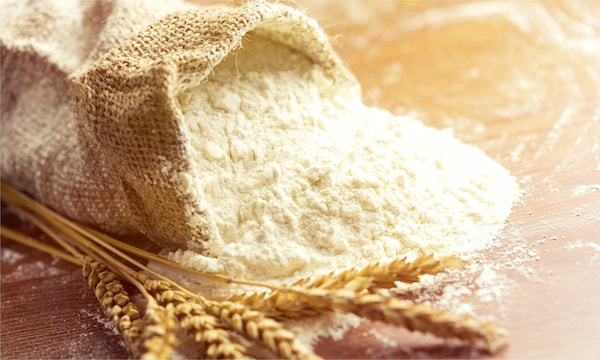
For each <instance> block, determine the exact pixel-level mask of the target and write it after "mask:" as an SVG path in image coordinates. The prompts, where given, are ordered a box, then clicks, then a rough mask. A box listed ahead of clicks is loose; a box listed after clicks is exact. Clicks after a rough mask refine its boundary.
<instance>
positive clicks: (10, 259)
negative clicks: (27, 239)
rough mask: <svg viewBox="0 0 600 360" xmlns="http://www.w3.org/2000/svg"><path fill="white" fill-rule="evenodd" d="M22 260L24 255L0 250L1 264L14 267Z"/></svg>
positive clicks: (3, 249)
mask: <svg viewBox="0 0 600 360" xmlns="http://www.w3.org/2000/svg"><path fill="white" fill-rule="evenodd" d="M24 258H25V254H22V253H20V252H18V251H16V250H13V249H10V248H2V263H5V264H9V265H14V264H16V263H17V262H19V261H21V260H22V259H24Z"/></svg>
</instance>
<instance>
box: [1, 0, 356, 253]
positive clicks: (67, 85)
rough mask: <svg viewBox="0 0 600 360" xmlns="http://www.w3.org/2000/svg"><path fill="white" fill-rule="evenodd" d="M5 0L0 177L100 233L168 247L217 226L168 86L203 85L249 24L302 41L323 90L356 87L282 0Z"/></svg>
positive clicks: (211, 234) (191, 242)
mask: <svg viewBox="0 0 600 360" xmlns="http://www.w3.org/2000/svg"><path fill="white" fill-rule="evenodd" d="M17 3H18V2H17ZM6 7H7V8H6V9H4V12H5V13H13V14H14V16H12V17H11V18H12V19H16V20H12V21H9V22H8V23H7V24H6V26H4V27H3V29H2V32H1V34H0V38H1V45H2V109H1V110H2V114H1V116H2V129H1V132H2V133H1V135H2V136H1V150H2V158H1V159H2V179H3V180H4V181H7V182H9V183H11V184H12V185H14V186H16V187H18V188H20V189H22V190H24V191H26V192H28V193H29V194H31V195H32V196H34V197H35V198H37V199H38V200H39V201H41V202H42V203H44V204H47V205H48V206H50V207H52V208H54V209H55V210H57V211H58V212H60V213H62V214H64V215H66V216H68V217H70V218H72V219H74V220H77V221H79V222H82V223H85V224H88V225H92V226H95V227H98V228H100V229H102V230H104V231H108V232H113V233H143V234H145V235H146V236H148V237H149V238H151V239H153V240H155V241H157V242H159V243H161V244H163V245H169V246H170V245H175V246H177V247H201V244H202V241H203V240H206V239H208V238H217V237H219V234H218V232H217V229H216V227H215V225H214V223H213V222H212V220H211V215H210V209H209V208H207V206H206V204H205V203H204V201H203V194H202V193H201V190H200V189H199V188H198V187H197V186H195V184H197V180H196V178H195V176H196V175H195V172H194V171H193V162H192V159H191V155H190V151H191V143H190V136H191V135H190V133H189V131H188V129H187V128H186V126H184V124H183V118H182V114H181V111H180V107H179V104H178V102H177V96H178V95H179V94H180V93H181V92H183V91H185V90H186V89H189V88H190V87H194V86H198V85H199V84H201V83H202V81H203V79H205V78H206V77H207V76H209V75H210V72H211V69H212V68H213V67H214V66H216V65H217V64H218V63H219V62H220V61H222V60H223V59H224V58H225V57H226V56H227V55H228V54H229V53H231V52H232V51H235V50H236V48H238V47H239V46H240V43H241V40H242V38H243V37H244V36H245V35H246V34H247V33H249V32H254V33H259V34H260V35H261V36H263V37H266V38H269V39H271V40H274V41H277V42H280V43H283V44H286V45H288V46H290V47H292V48H295V49H297V50H299V51H301V52H303V53H304V54H306V55H307V56H309V57H310V58H311V59H313V60H314V61H315V62H316V63H317V64H321V65H322V66H323V67H324V68H325V69H326V70H327V71H328V72H329V73H330V74H331V77H332V78H333V79H334V80H335V81H334V82H333V85H332V86H333V87H334V88H335V89H339V91H342V92H348V91H349V92H354V93H357V92H358V91H359V89H358V85H357V84H356V82H355V80H354V78H353V76H352V75H351V74H350V73H349V72H348V71H347V70H346V69H345V68H344V67H343V66H342V65H341V63H340V60H339V59H338V57H337V56H336V54H335V53H334V52H333V50H332V49H331V46H330V44H329V42H328V39H327V37H326V36H325V34H324V33H323V32H322V30H321V29H320V28H319V27H318V26H317V24H316V23H315V22H314V21H313V20H311V19H309V18H307V17H306V16H305V15H303V14H301V13H300V12H298V11H295V10H293V9H291V8H289V7H286V6H283V5H280V4H274V3H264V2H250V3H247V4H244V5H242V6H240V7H224V6H219V7H202V8H199V7H198V8H196V7H191V6H189V5H184V4H181V3H174V2H148V1H123V2H106V1H98V2H94V1H89V0H82V1H80V2H78V3H76V4H75V5H73V4H68V8H65V7H66V5H65V4H64V3H63V2H62V1H54V2H52V1H45V2H39V3H37V5H36V6H30V7H22V6H17V5H15V4H9V5H6ZM265 56H269V54H265ZM335 89H334V90H335ZM210 120H211V119H206V121H210Z"/></svg>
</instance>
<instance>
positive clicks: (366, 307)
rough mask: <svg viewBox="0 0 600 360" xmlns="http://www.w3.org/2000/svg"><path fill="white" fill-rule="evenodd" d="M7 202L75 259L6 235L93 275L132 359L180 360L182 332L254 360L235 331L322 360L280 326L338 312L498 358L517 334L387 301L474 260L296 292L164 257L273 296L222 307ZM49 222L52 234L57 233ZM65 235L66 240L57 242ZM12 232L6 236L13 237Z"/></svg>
mask: <svg viewBox="0 0 600 360" xmlns="http://www.w3.org/2000/svg"><path fill="white" fill-rule="evenodd" d="M1 195H2V199H3V200H7V202H9V203H10V204H11V205H13V206H16V207H17V208H19V209H20V210H22V211H24V212H25V214H26V216H27V218H28V219H29V220H31V221H32V222H33V223H34V224H35V225H36V226H38V227H39V228H41V229H42V230H43V231H44V232H45V233H47V234H48V235H49V236H50V238H51V239H54V240H55V241H56V243H57V244H59V246H60V247H62V248H63V249H65V250H67V251H68V252H69V253H71V255H68V254H66V253H64V252H62V251H61V250H58V249H55V248H52V247H48V246H46V245H42V244H40V243H39V242H36V241H35V240H31V239H27V238H26V237H25V236H22V235H15V234H13V233H12V232H10V231H9V232H7V233H6V235H7V236H9V237H10V238H13V239H15V240H17V241H21V242H23V243H26V244H28V245H29V246H32V247H35V248H37V249H40V250H43V251H47V252H49V253H52V254H55V255H57V256H61V257H62V258H64V259H66V260H68V261H71V262H73V263H76V264H80V265H81V264H83V275H84V277H85V278H86V279H87V282H88V284H89V286H90V287H91V288H92V289H93V290H94V293H95V296H96V298H97V299H98V300H99V301H100V303H101V305H102V307H103V308H104V309H105V311H106V313H107V314H108V316H109V317H110V318H111V320H112V321H113V323H114V324H115V326H116V328H117V330H118V331H119V332H120V333H121V334H122V336H123V339H124V341H125V344H126V346H127V347H128V349H129V351H130V353H131V355H132V356H134V357H136V358H137V357H142V358H144V359H166V358H170V357H171V356H173V354H174V353H173V351H174V349H175V347H176V346H177V332H178V331H180V330H182V331H184V332H186V333H187V334H189V335H191V336H193V338H194V339H195V340H196V342H197V344H198V346H199V350H200V353H201V354H202V356H203V357H208V358H232V359H239V358H248V355H247V349H246V348H245V347H243V346H242V345H240V344H238V343H236V341H234V340H233V338H232V337H231V333H230V332H236V333H238V334H240V335H242V336H245V337H247V338H249V339H251V340H253V341H254V342H256V343H257V344H261V345H263V346H265V347H266V348H268V349H270V350H271V351H272V352H273V353H274V354H275V355H276V356H277V357H282V358H292V359H307V358H310V359H318V356H317V355H316V354H314V353H313V352H312V351H311V350H310V349H308V348H307V347H305V346H304V345H302V344H300V343H298V342H297V340H296V336H295V334H293V333H292V332H290V331H288V330H286V329H285V328H284V327H283V325H282V324H281V323H280V322H278V321H276V319H280V318H298V317H306V316H312V315H318V314H324V313H327V312H332V311H336V312H344V313H353V314H356V315H359V316H362V317H364V318H368V319H371V320H374V321H383V322H387V323H390V324H395V325H398V326H402V327H405V328H407V329H409V330H413V331H421V332H428V333H431V334H434V335H436V336H439V337H441V338H456V339H460V340H463V341H465V342H467V343H469V344H472V345H474V346H476V345H480V344H481V345H483V346H485V347H486V348H487V349H488V350H489V351H490V352H494V351H496V350H497V347H498V344H499V342H500V341H501V340H502V339H503V338H504V337H505V336H506V335H507V333H506V331H505V330H503V329H501V328H500V327H498V326H496V325H494V324H492V323H488V322H482V321H478V320H475V319H472V318H470V317H464V316H459V315H456V314H452V313H447V312H442V311H436V310H434V309H432V308H430V307H428V306H425V305H418V304H414V303H412V302H410V301H408V300H401V299H398V298H392V297H388V296H384V295H383V293H382V292H380V291H379V290H381V289H389V288H391V287H393V286H395V284H396V282H409V283H410V282H415V281H418V280H419V278H420V277H421V276H422V275H435V274H438V273H440V272H443V271H446V270H447V269H453V268H458V267H461V266H464V264H465V263H464V261H462V260H460V259H457V258H444V259H439V260H438V259H435V258H434V257H433V256H431V255H422V256H419V257H417V258H416V259H415V260H413V261H410V262H409V261H407V260H406V258H402V259H398V260H395V261H391V262H389V263H375V264H369V265H367V266H365V267H363V268H360V269H348V270H345V271H341V272H332V273H330V274H327V275H324V276H320V277H317V278H306V279H301V280H299V281H297V282H295V283H293V284H291V285H289V286H287V287H286V286H284V287H281V286H274V285H271V284H262V283H258V282H250V281H244V280H239V279H233V278H230V277H227V276H225V275H221V274H207V273H203V272H199V271H192V270H187V269H182V268H181V266H179V265H176V264H172V263H170V262H169V261H168V260H165V259H162V258H160V262H161V263H163V264H167V265H169V266H173V267H174V268H176V269H180V270H182V271H186V272H188V273H190V274H194V275H198V276H201V277H203V278H204V279H208V280H213V281H218V282H221V283H225V284H227V283H236V284H246V285H253V286H262V287H264V288H267V289H270V290H271V291H270V292H265V293H251V294H246V295H243V294H240V295H237V296H233V297H231V298H230V299H228V300H226V301H214V300H209V299H206V298H205V297H203V296H201V295H198V294H194V293H192V292H190V291H188V290H186V289H184V288H183V287H181V286H179V285H178V284H176V283H175V282H173V281H172V280H171V279H168V278H166V277H164V276H163V275H161V274H159V273H157V272H155V271H152V270H150V269H148V268H147V267H146V266H145V265H144V264H142V263H140V262H139V261H138V260H136V259H134V258H132V257H130V256H129V255H127V254H125V253H124V252H123V251H126V252H128V253H130V254H133V255H137V256H141V257H142V258H147V259H152V260H157V259H158V257H157V255H153V254H148V253H146V252H144V251H142V250H141V249H135V248H133V247H132V246H130V245H126V244H122V243H119V242H118V241H116V240H114V239H112V238H110V237H108V236H106V235H103V234H101V233H98V232H96V231H94V230H91V229H88V228H85V227H81V226H79V225H77V224H75V223H73V222H70V221H69V220H67V219H65V218H63V217H61V216H60V215H58V214H56V213H53V212H52V211H50V210H49V209H47V208H45V207H43V206H42V205H40V204H39V203H36V202H35V201H33V200H31V199H29V198H27V197H26V196H24V195H22V194H20V193H18V192H17V191H16V190H14V189H12V188H10V187H7V186H6V185H5V184H4V183H3V184H2V193H1ZM34 215H35V216H34ZM36 216H39V217H40V219H38V218H37V217H36ZM42 220H43V221H46V222H48V223H49V224H52V226H47V224H46V223H44V222H43V221H42ZM57 230H59V231H61V232H62V234H63V237H64V238H65V239H66V240H65V239H63V238H62V237H61V236H58V234H56V233H55V232H56V231H57ZM5 231H6V230H5V228H4V227H3V228H2V232H3V235H5ZM30 240H31V241H30ZM82 254H87V255H86V256H84V255H82ZM150 276H153V277H154V278H150ZM119 278H120V279H123V280H125V281H127V282H129V283H131V284H132V285H134V286H135V288H137V289H138V291H139V292H140V293H141V294H142V295H143V296H144V298H145V299H146V303H147V306H146V310H145V312H144V315H143V317H142V316H141V315H140V314H141V312H140V309H138V308H137V307H136V305H135V304H134V303H133V302H132V301H131V299H130V296H129V294H128V293H127V291H125V289H124V287H123V285H122V283H121V280H119Z"/></svg>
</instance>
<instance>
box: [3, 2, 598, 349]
mask: <svg viewBox="0 0 600 360" xmlns="http://www.w3.org/2000/svg"><path fill="white" fill-rule="evenodd" d="M294 6H298V7H302V8H303V9H305V11H306V12H307V13H308V14H309V15H311V16H313V17H315V18H316V19H317V20H318V21H319V22H320V23H321V24H322V26H324V28H325V29H326V31H327V32H328V33H329V34H331V35H332V36H333V42H334V44H335V46H336V49H337V50H338V52H339V53H340V55H341V56H342V58H343V59H344V61H345V62H346V63H347V65H348V66H349V67H350V68H351V69H352V70H353V72H354V73H355V74H356V76H357V78H358V80H359V81H360V82H361V84H362V85H363V93H364V98H365V102H367V103H369V104H371V105H373V106H378V107H382V108H385V109H388V110H389V111H391V112H393V113H395V114H399V115H406V114H411V115H412V116H414V117H416V118H418V119H420V120H421V121H423V122H424V123H426V124H428V125H431V126H434V127H437V128H440V129H449V130H448V131H452V132H453V133H454V134H455V135H456V136H457V137H458V138H459V139H461V140H462V141H464V142H467V143H469V144H472V145H475V146H477V147H479V148H481V149H482V150H483V151H485V152H486V153H487V154H488V155H490V156H491V157H493V158H494V159H495V160H497V161H498V162H500V163H501V164H502V165H504V166H505V167H507V168H508V169H509V170H510V171H511V172H512V173H513V174H514V175H515V176H516V177H517V178H518V179H519V182H520V184H521V187H522V189H523V191H524V194H523V197H522V200H521V202H520V203H519V204H518V205H517V206H516V207H515V209H514V211H513V214H512V215H511V217H510V219H509V221H508V223H507V226H506V228H505V229H504V231H503V233H502V234H501V235H500V236H499V238H498V240H497V241H496V243H495V247H493V248H492V249H490V250H489V251H487V252H485V253H482V254H481V256H480V257H479V258H478V259H477V260H476V263H475V264H474V266H473V267H472V268H471V270H470V271H466V272H464V273H462V274H458V275H453V276H448V277H445V278H441V279H440V283H438V284H436V289H437V290H436V292H435V296H433V295H431V296H429V297H428V299H429V300H430V301H431V302H432V303H433V304H434V305H438V306H440V307H452V306H455V305H456V302H455V301H456V300H460V302H461V303H464V304H466V305H468V306H469V307H471V309H472V311H473V312H474V313H475V314H477V315H478V316H481V317H484V318H491V319H493V320H495V321H498V322H500V323H501V324H502V325H504V326H506V327H507V328H509V329H510V331H511V332H512V336H511V338H510V342H509V344H508V346H507V347H506V348H505V349H503V350H502V351H501V352H500V353H499V354H497V355H496V357H498V358H507V359H509V358H510V359H513V358H519V359H524V358H580V359H585V358H588V359H591V358H599V357H600V343H599V342H598V341H597V339H598V338H600V306H599V305H600V60H598V59H600V27H599V25H600V23H598V22H597V21H596V20H597V19H599V18H600V6H598V5H597V3H594V2H566V1H564V2H560V1H558V2H527V3H517V2H508V3H486V2H484V3H467V2H443V1H442V2H433V3H429V2H419V1H404V2H400V1H386V2H364V1H363V2H359V1H351V2H343V5H342V2H340V1H325V2H316V1H300V2H299V3H295V4H294ZM3 222H4V223H7V222H9V223H11V222H12V223H13V224H14V223H17V222H18V220H15V219H14V218H11V217H10V214H5V212H3ZM25 230H27V231H30V230H28V229H25ZM34 236H39V235H36V234H34ZM484 275H485V276H484ZM490 275H494V276H496V278H495V280H494V279H492V280H493V281H492V280H490V281H487V282H486V281H484V280H486V279H487V278H489V276H490ZM1 280H2V283H1V295H2V304H1V315H2V324H1V325H2V326H1V327H0V331H1V337H0V339H1V340H0V341H1V353H0V357H2V358H3V359H17V358H45V359H49V358H66V357H70V358H124V357H127V354H126V352H125V349H124V347H123V344H122V343H121V341H120V339H119V337H118V335H116V334H115V333H114V332H113V331H112V330H111V329H110V328H107V326H106V323H107V322H106V320H105V319H104V317H103V315H102V310H101V309H100V307H99V305H98V304H97V302H96V299H95V298H94V296H93V294H92V293H91V292H90V291H89V290H88V289H87V286H86V284H85V283H84V282H83V281H82V280H81V279H80V274H79V271H78V269H76V267H74V266H72V265H69V264H65V263H63V262H60V261H57V260H56V259H53V258H52V257H50V256H47V255H44V254H40V253H38V252H36V251H33V250H30V249H26V248H24V247H22V246H20V245H18V244H14V243H11V242H9V241H5V240H4V239H3V240H2V278H1ZM440 285H447V287H446V288H444V287H443V286H440ZM453 285H456V286H458V285H460V286H461V287H464V288H465V289H467V290H468V291H467V292H466V293H464V294H463V295H462V296H454V297H451V296H449V293H448V290H449V289H450V290H451V289H452V287H453ZM442 290H444V291H442ZM414 296H415V297H419V296H423V294H419V293H418V292H417V291H415V294H414ZM449 300H452V301H450V302H449ZM316 349H317V352H318V353H319V354H321V355H323V356H325V357H329V358H369V357H370V358H419V357H428V358H470V357H487V356H488V355H486V354H484V353H481V352H479V351H477V350H475V351H473V350H471V349H468V348H465V347H464V346H463V345H461V344H460V343H445V342H441V341H439V340H437V339H435V338H432V337H427V336H423V335H419V334H410V333H408V332H406V331H404V330H399V329H396V328H393V327H389V326H384V325H382V324H377V323H366V324H363V325H362V326H360V327H359V328H357V329H353V330H351V331H350V332H349V333H348V334H346V336H345V337H344V338H343V339H342V340H340V341H333V340H331V339H325V340H323V341H322V342H321V343H320V344H319V345H317V347H316Z"/></svg>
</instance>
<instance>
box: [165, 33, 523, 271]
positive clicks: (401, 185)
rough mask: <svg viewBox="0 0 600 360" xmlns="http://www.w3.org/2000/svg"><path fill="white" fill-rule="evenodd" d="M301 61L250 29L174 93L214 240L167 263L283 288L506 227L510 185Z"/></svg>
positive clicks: (471, 155) (485, 236)
mask: <svg viewBox="0 0 600 360" xmlns="http://www.w3.org/2000/svg"><path fill="white" fill-rule="evenodd" d="M331 81H332V80H331V79H330V78H329V77H328V76H327V74H326V73H325V72H324V71H323V69H322V67H320V66H318V65H317V64H315V63H313V62H312V61H311V60H310V59H309V58H308V57H306V56H304V55H303V54H301V53H300V52H298V51H295V50H293V49H291V48H290V47H287V46H285V45H282V44H280V43H276V42H272V41H270V40H268V39H265V38H263V37H261V36H259V34H253V33H251V34H249V35H248V36H247V37H246V39H245V40H244V42H243V43H242V47H241V48H240V49H239V50H238V51H236V52H234V53H232V54H231V55H229V57H228V58H226V59H225V60H224V61H223V62H222V63H221V64H219V65H218V66H217V67H216V68H215V69H214V71H213V74H212V75H211V76H209V77H208V79H207V81H205V82H204V83H202V84H201V85H200V86H198V87H195V88H192V89H190V90H188V91H187V92H185V93H183V94H182V95H181V96H180V97H179V102H180V105H181V111H182V113H183V116H184V118H185V121H186V124H187V127H188V129H189V131H190V132H191V133H192V135H193V136H192V138H193V144H192V145H193V147H194V150H195V151H194V160H195V165H196V171H197V175H198V178H199V180H200V182H199V183H198V184H196V186H198V188H199V190H201V191H202V193H203V194H204V197H205V199H206V201H207V202H208V204H209V209H210V214H209V216H211V217H212V218H213V220H214V222H215V224H216V226H217V227H218V229H219V234H220V238H218V239H211V240H209V241H208V242H207V243H206V248H207V250H208V253H210V254H216V256H215V257H208V256H204V255H203V254H201V253H199V252H196V251H193V250H178V251H175V252H173V253H171V254H170V257H171V259H173V260H175V261H177V262H179V263H182V264H185V265H186V266H191V267H194V268H197V269H201V270H205V271H211V272H219V273H225V274H229V275H231V276H234V277H236V278H242V279H253V280H262V281H276V282H287V281H290V280H292V279H295V278H298V277H303V276H308V275H318V274H322V273H326V272H330V271H332V270H337V269H341V268H345V267H350V266H357V265H360V264H364V263H367V262H373V261H381V260H383V261H385V260H386V259H392V258H396V257H398V256H402V255H408V256H410V255H411V254H413V255H414V254H417V253H420V252H427V253H431V252H433V253H435V254H437V255H440V256H443V255H453V254H465V253H468V252H471V251H474V250H479V249H482V248H484V247H485V246H486V245H487V244H488V243H489V242H490V241H491V240H492V239H493V237H494V236H495V234H496V233H497V232H498V230H499V229H500V228H501V227H502V226H503V223H504V221H505V220H506V218H507V216H508V214H509V212H510V209H511V206H512V205H513V202H514V201H515V199H516V198H517V197H518V185H517V183H516V181H515V179H514V178H513V177H511V176H510V175H509V174H508V172H507V171H506V170H505V169H504V168H502V167H501V166H499V165H498V164H496V163H495V162H494V161H492V160H491V159H489V158H488V157H487V156H486V155H485V154H483V153H482V152H481V151H479V150H477V149H475V148H473V147H471V146H468V145H465V144H462V143H460V142H458V141H457V140H455V139H454V138H452V137H451V136H449V135H447V134H445V133H442V132H440V131H438V130H435V129H432V128H428V127H425V126H424V125H422V124H421V123H419V122H417V121H415V120H413V119H411V118H408V117H397V116H392V115H391V114H389V113H388V112H385V111H382V110H379V109H374V108H369V107H366V106H365V105H363V104H362V102H361V101H360V99H358V98H356V95H353V94H341V93H340V92H339V91H336V92H327V89H329V88H330V86H328V84H329V83H330V82H331Z"/></svg>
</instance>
